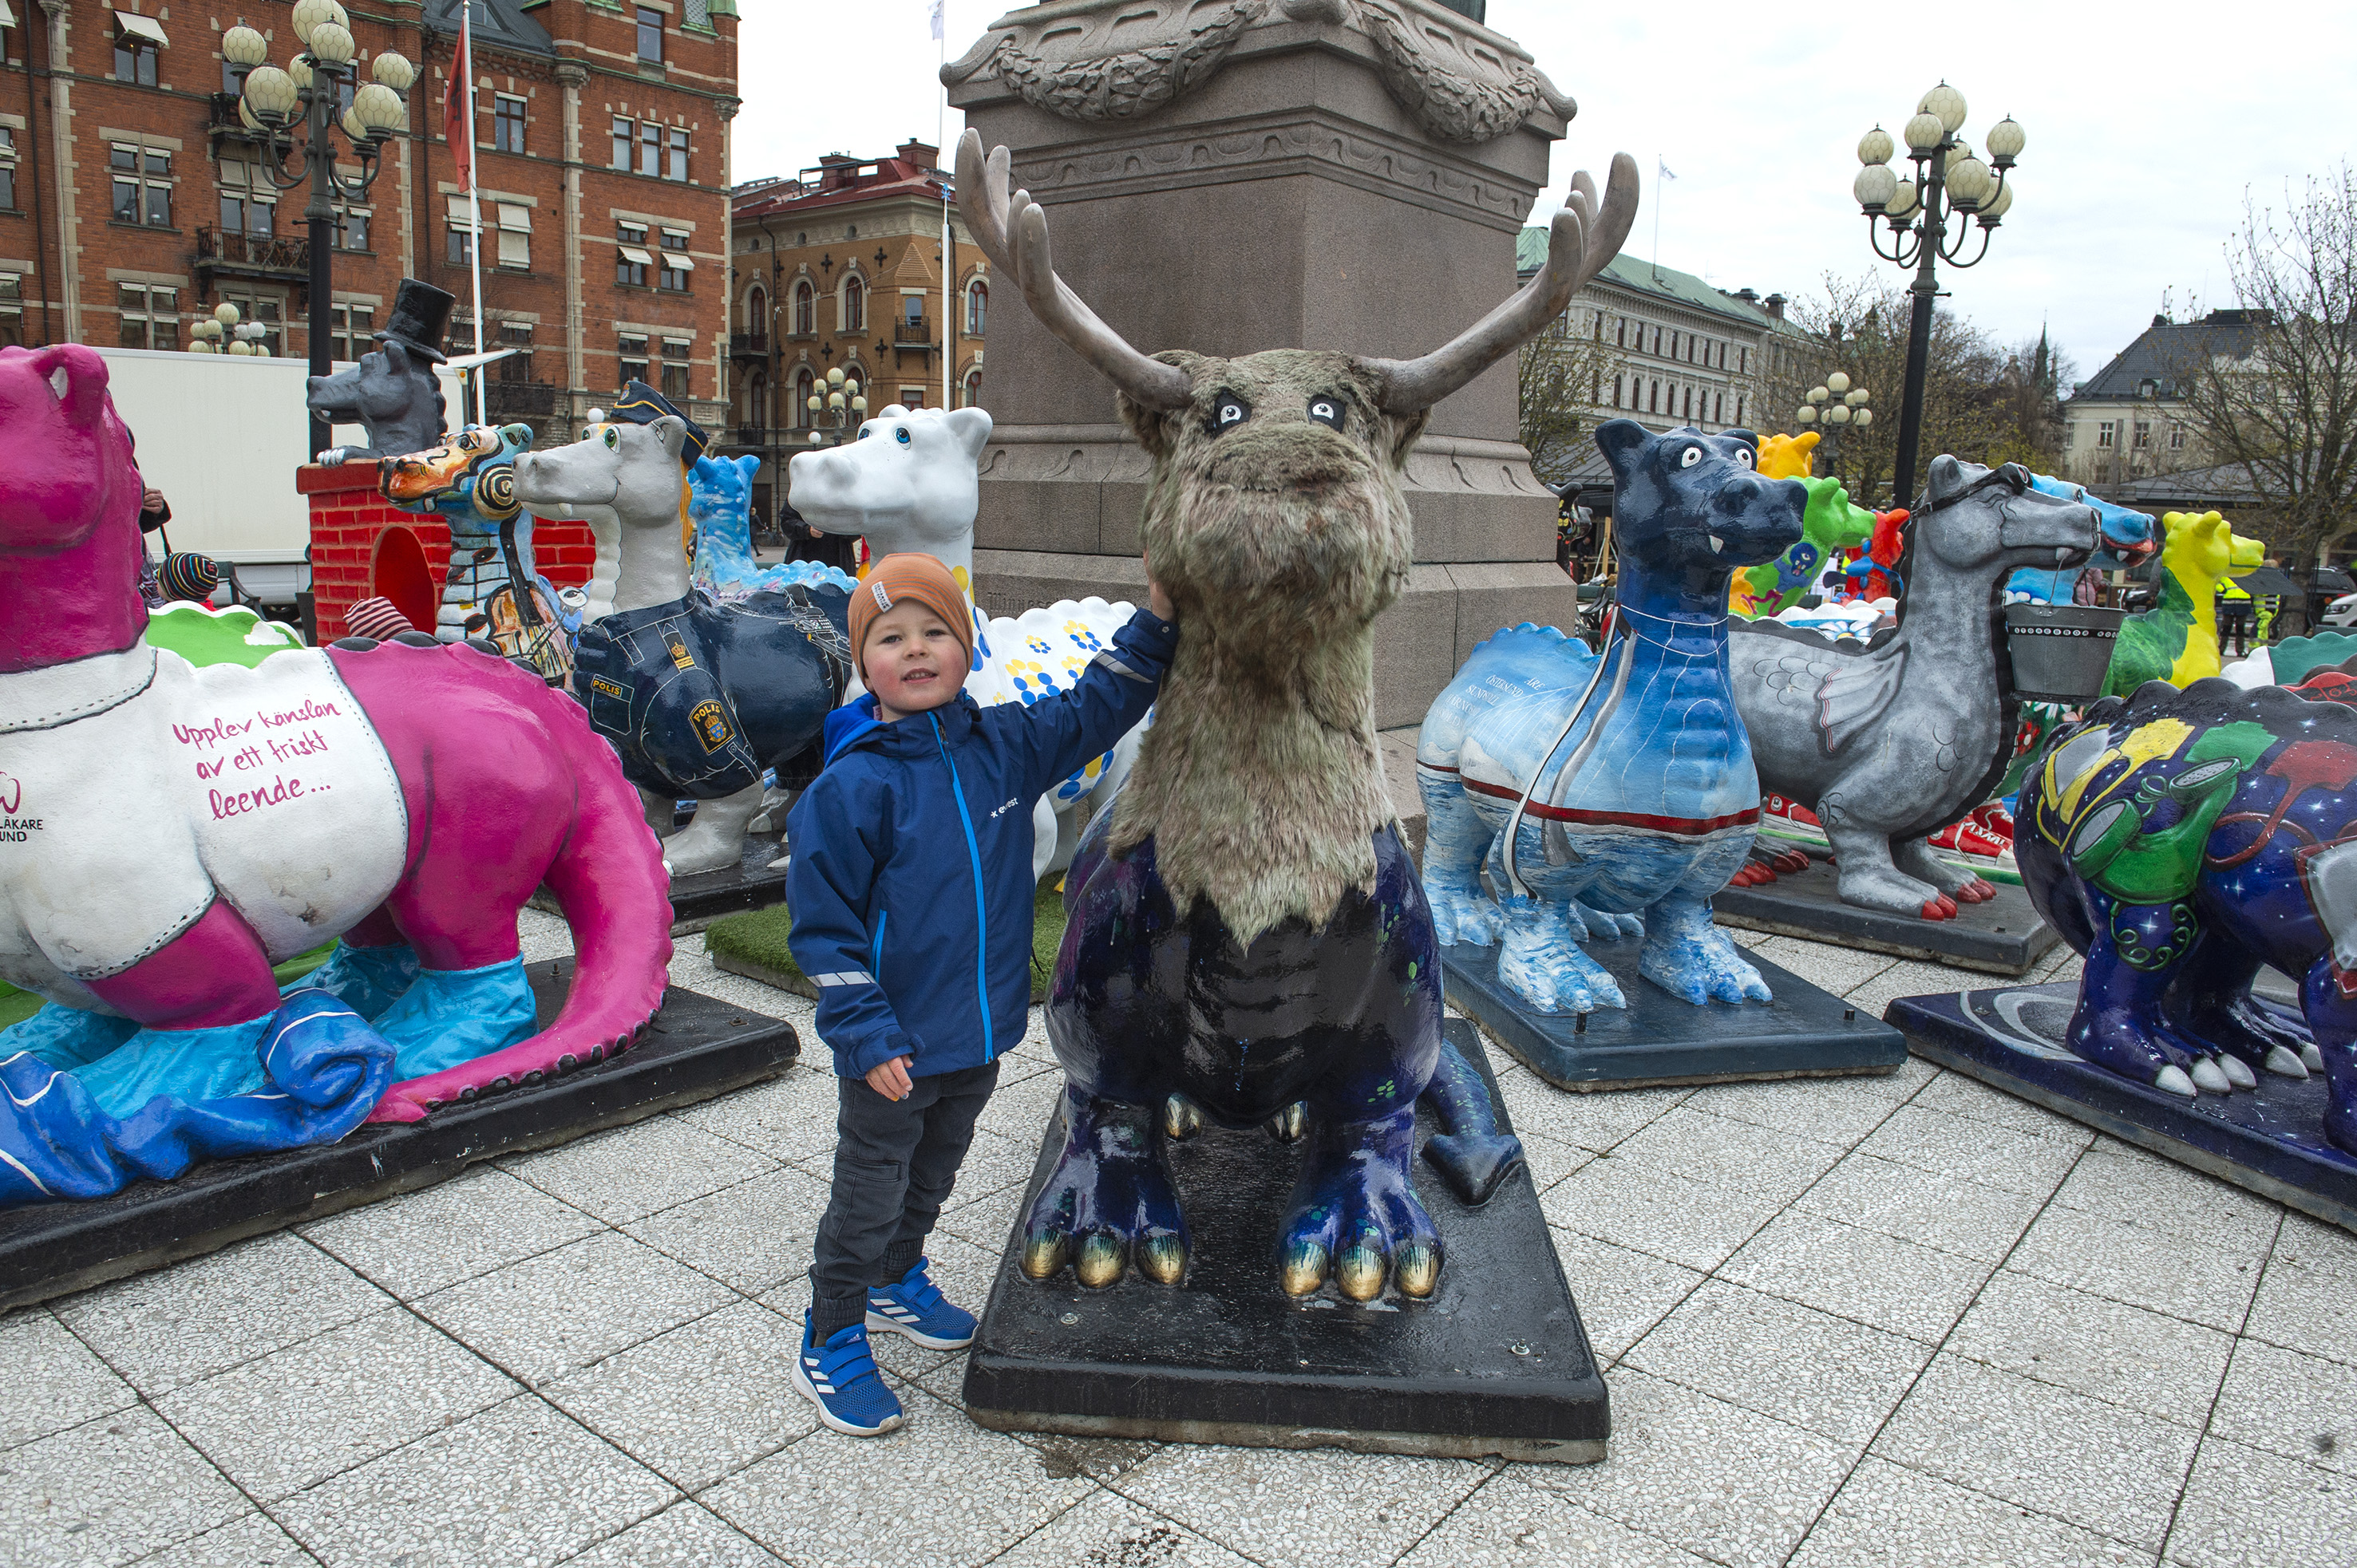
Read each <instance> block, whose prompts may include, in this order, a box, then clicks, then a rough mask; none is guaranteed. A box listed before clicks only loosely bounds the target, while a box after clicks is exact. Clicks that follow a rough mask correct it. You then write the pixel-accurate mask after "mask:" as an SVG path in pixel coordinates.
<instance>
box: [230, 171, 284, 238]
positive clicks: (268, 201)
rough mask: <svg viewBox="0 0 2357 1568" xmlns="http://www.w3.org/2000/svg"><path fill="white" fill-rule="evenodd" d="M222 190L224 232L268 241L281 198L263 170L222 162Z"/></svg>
mask: <svg viewBox="0 0 2357 1568" xmlns="http://www.w3.org/2000/svg"><path fill="white" fill-rule="evenodd" d="M277 205H278V194H277V192H276V191H274V189H272V188H271V185H270V177H269V176H268V175H267V174H265V173H264V172H263V166H261V165H260V164H250V163H246V162H243V161H242V160H241V159H238V158H223V159H221V232H223V233H224V234H252V235H254V236H256V237H257V238H267V237H268V236H269V234H270V232H271V226H272V222H273V218H274V209H275V208H276V207H277Z"/></svg>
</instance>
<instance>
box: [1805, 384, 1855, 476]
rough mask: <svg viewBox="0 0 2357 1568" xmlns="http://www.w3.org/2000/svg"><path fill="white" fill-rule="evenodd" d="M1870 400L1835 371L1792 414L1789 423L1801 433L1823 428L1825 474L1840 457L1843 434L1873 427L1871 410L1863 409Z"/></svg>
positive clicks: (1815, 387)
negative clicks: (1796, 426) (1819, 426)
mask: <svg viewBox="0 0 2357 1568" xmlns="http://www.w3.org/2000/svg"><path fill="white" fill-rule="evenodd" d="M1873 396H1874V394H1873V393H1872V392H1867V390H1866V389H1865V388H1864V387H1858V386H1852V385H1850V380H1849V377H1848V375H1847V374H1846V373H1845V372H1843V371H1835V372H1834V373H1833V374H1832V375H1829V376H1827V377H1826V378H1825V379H1824V384H1823V385H1822V386H1813V387H1811V388H1810V389H1809V395H1808V396H1807V397H1806V398H1805V399H1803V402H1802V403H1801V406H1800V407H1798V408H1796V409H1794V410H1793V411H1792V423H1793V424H1797V425H1799V426H1800V427H1801V428H1802V429H1803V430H1808V429H1812V428H1813V427H1815V426H1817V425H1820V424H1822V425H1823V426H1824V431H1823V436H1824V439H1823V443H1822V446H1823V450H1824V455H1825V467H1826V468H1827V469H1828V470H1830V469H1831V468H1832V467H1833V465H1834V463H1835V460H1836V459H1837V458H1839V456H1841V438H1842V432H1843V431H1844V430H1846V429H1850V428H1856V429H1858V430H1864V429H1865V428H1867V426H1868V425H1870V424H1873V423H1874V410H1872V409H1870V408H1868V407H1867V406H1866V405H1867V403H1868V402H1869V401H1870V400H1871V399H1872V398H1873Z"/></svg>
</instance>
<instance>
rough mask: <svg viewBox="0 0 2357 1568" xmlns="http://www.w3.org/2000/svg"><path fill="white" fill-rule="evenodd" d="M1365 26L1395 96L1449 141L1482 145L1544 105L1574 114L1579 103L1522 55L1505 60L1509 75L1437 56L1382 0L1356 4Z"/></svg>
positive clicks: (1566, 115)
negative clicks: (1497, 76) (1501, 77)
mask: <svg viewBox="0 0 2357 1568" xmlns="http://www.w3.org/2000/svg"><path fill="white" fill-rule="evenodd" d="M1356 9H1357V11H1358V16H1359V26H1360V27H1361V28H1362V29H1363V30H1364V31H1365V33H1366V35H1367V38H1369V40H1371V41H1372V43H1373V44H1374V46H1375V53H1376V55H1377V57H1378V61H1379V63H1378V66H1377V70H1378V73H1379V74H1380V75H1381V76H1382V78H1383V88H1384V91H1388V92H1389V93H1390V94H1391V95H1392V101H1393V102H1395V103H1397V104H1398V105H1399V106H1400V107H1401V108H1402V109H1405V110H1406V111H1407V113H1409V114H1410V115H1411V116H1413V117H1414V118H1415V123H1416V124H1419V125H1421V126H1423V127H1424V128H1425V129H1426V131H1428V132H1430V133H1431V134H1432V135H1433V136H1434V137H1436V138H1437V139H1438V140H1440V141H1443V142H1455V143H1458V144H1459V145H1479V144H1480V143H1483V142H1490V141H1495V140H1496V139H1497V138H1498V137H1500V136H1502V135H1504V134H1506V133H1507V132H1509V131H1511V130H1512V129H1514V128H1515V127H1516V126H1518V125H1520V124H1522V123H1523V121H1524V120H1526V119H1528V118H1530V116H1531V114H1532V113H1534V112H1535V111H1536V110H1538V109H1541V108H1547V109H1552V110H1553V111H1554V112H1555V113H1557V114H1560V115H1562V116H1563V117H1564V118H1566V119H1569V118H1570V117H1571V116H1572V115H1573V114H1574V113H1577V111H1578V106H1577V104H1576V103H1574V102H1572V100H1571V98H1570V97H1569V96H1568V95H1566V94H1564V93H1561V92H1557V91H1555V88H1554V86H1553V85H1552V84H1551V83H1549V82H1548V81H1547V79H1546V78H1545V77H1544V76H1542V75H1540V74H1539V73H1538V72H1537V71H1536V70H1534V69H1532V68H1531V67H1530V66H1528V65H1526V64H1524V63H1523V62H1522V61H1521V60H1508V61H1505V62H1503V63H1504V64H1505V67H1506V69H1507V70H1508V71H1510V72H1511V73H1512V74H1511V75H1510V77H1509V78H1508V80H1506V81H1495V80H1493V79H1491V78H1490V77H1488V76H1486V75H1476V74H1473V73H1471V72H1469V71H1465V70H1458V69H1457V68H1456V67H1454V66H1451V65H1448V64H1446V63H1444V62H1442V61H1440V60H1438V59H1435V58H1434V57H1433V56H1432V55H1431V54H1429V53H1427V52H1426V49H1425V48H1424V46H1423V45H1422V44H1421V43H1419V42H1418V41H1417V38H1416V36H1415V32H1414V30H1413V29H1412V28H1410V27H1409V26H1408V24H1407V23H1406V22H1405V21H1404V20H1403V19H1402V18H1401V17H1400V16H1399V15H1398V14H1397V13H1396V12H1394V11H1392V10H1390V9H1389V8H1387V7H1384V6H1380V5H1360V6H1357V7H1356Z"/></svg>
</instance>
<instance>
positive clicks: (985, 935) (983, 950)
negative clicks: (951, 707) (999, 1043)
mask: <svg viewBox="0 0 2357 1568" xmlns="http://www.w3.org/2000/svg"><path fill="white" fill-rule="evenodd" d="M926 717H927V718H929V719H931V720H932V725H933V745H934V746H936V747H938V748H939V749H940V751H941V754H942V762H943V763H944V764H946V765H947V766H948V768H949V770H950V795H951V797H952V799H953V800H956V801H957V809H958V821H959V822H963V824H964V825H965V853H966V858H967V859H968V860H970V861H971V862H972V863H973V865H974V997H975V999H976V1000H977V1001H979V1002H980V1003H981V1004H982V1059H983V1060H984V1061H985V1062H989V1061H991V1060H992V1059H994V1058H996V1056H997V1055H998V1051H997V1048H996V1046H995V1045H994V1044H993V1043H992V1040H991V1035H990V976H989V972H988V970H987V968H986V966H985V960H986V957H987V955H988V953H989V950H990V921H989V918H988V917H987V915H986V914H985V911H984V909H983V903H982V845H981V844H979V843H976V842H975V841H974V815H973V813H972V812H970V811H967V810H966V809H965V785H964V784H963V782H961V781H960V780H959V779H958V770H957V764H956V763H955V762H954V761H952V760H951V757H950V748H949V743H948V742H947V741H946V740H944V739H942V721H941V720H940V719H938V718H933V716H932V715H931V714H927V715H926Z"/></svg>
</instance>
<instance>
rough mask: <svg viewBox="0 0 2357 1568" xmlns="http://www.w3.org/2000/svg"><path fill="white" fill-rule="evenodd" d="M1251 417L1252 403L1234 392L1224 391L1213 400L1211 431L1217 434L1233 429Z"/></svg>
mask: <svg viewBox="0 0 2357 1568" xmlns="http://www.w3.org/2000/svg"><path fill="white" fill-rule="evenodd" d="M1251 417H1252V404H1250V403H1246V402H1245V401H1244V400H1243V399H1242V398H1240V397H1238V396H1237V395H1236V394H1235V393H1233V392H1222V393H1221V394H1220V395H1219V396H1218V397H1215V398H1213V399H1212V400H1211V434H1212V435H1219V434H1220V433H1221V432H1222V431H1225V430H1233V429H1234V428H1235V427H1236V426H1237V425H1239V424H1243V422H1244V421H1245V420H1247V419H1250V418H1251Z"/></svg>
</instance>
